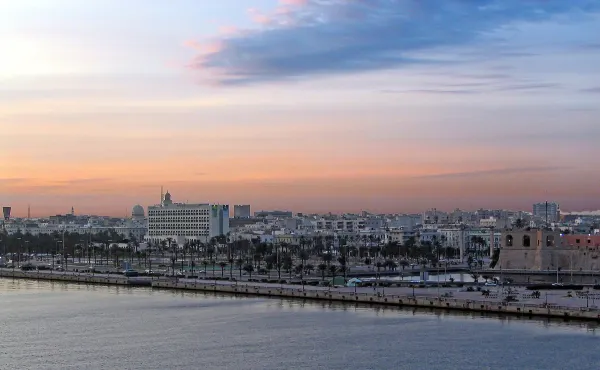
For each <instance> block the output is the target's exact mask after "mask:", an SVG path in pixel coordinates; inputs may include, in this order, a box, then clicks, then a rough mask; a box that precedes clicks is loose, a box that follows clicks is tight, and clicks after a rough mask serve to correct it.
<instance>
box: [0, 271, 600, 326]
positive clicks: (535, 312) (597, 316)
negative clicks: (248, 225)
mask: <svg viewBox="0 0 600 370" xmlns="http://www.w3.org/2000/svg"><path fill="white" fill-rule="evenodd" d="M0 277H4V278H15V279H33V280H51V281H63V282H74V283H84V284H103V285H125V286H144V285H145V286H151V287H152V288H155V289H169V290H174V289H177V290H188V291H202V292H215V293H226V294H234V295H247V296H262V297H281V298H288V299H305V300H306V299H310V300H317V301H335V302H347V303H363V304H377V305H387V306H395V307H420V308H431V309H441V310H455V311H468V312H480V313H490V314H505V315H519V316H538V317H548V318H563V319H573V320H587V321H598V322H600V309H593V308H586V307H569V306H546V305H542V304H523V303H518V302H516V303H503V302H497V301H492V300H470V299H456V298H438V297H422V296H412V295H389V294H380V293H353V292H348V291H339V290H336V289H331V290H323V289H320V290H316V289H311V288H310V287H306V288H305V289H303V288H302V287H301V286H294V287H290V286H286V287H272V286H253V285H245V284H243V283H242V284H237V285H236V284H230V283H227V284H225V283H208V282H206V281H175V280H170V279H168V280H167V279H158V280H150V279H137V278H127V277H124V276H117V277H112V276H93V275H88V274H79V275H77V274H74V275H66V274H49V273H40V272H36V271H19V270H14V271H12V270H6V269H0Z"/></svg>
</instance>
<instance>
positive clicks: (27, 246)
mask: <svg viewBox="0 0 600 370" xmlns="http://www.w3.org/2000/svg"><path fill="white" fill-rule="evenodd" d="M25 250H27V262H28V263H29V259H30V258H31V253H30V251H29V240H25Z"/></svg>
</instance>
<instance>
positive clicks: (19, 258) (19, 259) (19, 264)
mask: <svg viewBox="0 0 600 370" xmlns="http://www.w3.org/2000/svg"><path fill="white" fill-rule="evenodd" d="M17 240H18V241H19V250H18V251H17V263H18V266H19V267H20V266H21V250H22V249H23V243H22V238H17Z"/></svg>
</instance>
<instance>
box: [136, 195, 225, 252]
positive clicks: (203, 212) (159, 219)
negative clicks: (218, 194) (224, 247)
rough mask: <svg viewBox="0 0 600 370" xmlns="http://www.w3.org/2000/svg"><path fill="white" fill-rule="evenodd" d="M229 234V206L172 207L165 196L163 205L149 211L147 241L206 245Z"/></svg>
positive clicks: (178, 205)
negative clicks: (189, 241)
mask: <svg viewBox="0 0 600 370" xmlns="http://www.w3.org/2000/svg"><path fill="white" fill-rule="evenodd" d="M227 233H229V206H228V205H217V204H212V205H211V204H187V203H173V201H172V200H171V194H169V193H168V192H167V193H166V194H165V196H164V199H163V201H162V204H158V205H154V206H149V207H148V234H147V236H146V239H147V240H148V241H151V242H155V243H158V242H160V241H163V240H166V239H167V238H172V239H173V240H174V241H176V242H177V243H182V242H185V241H186V240H198V241H201V242H208V241H209V240H210V239H211V238H213V237H217V236H219V235H226V234H227Z"/></svg>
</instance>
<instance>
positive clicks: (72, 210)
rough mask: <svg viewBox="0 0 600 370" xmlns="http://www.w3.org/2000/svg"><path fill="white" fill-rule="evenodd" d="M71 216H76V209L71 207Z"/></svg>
mask: <svg viewBox="0 0 600 370" xmlns="http://www.w3.org/2000/svg"><path fill="white" fill-rule="evenodd" d="M71 216H75V207H71Z"/></svg>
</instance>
